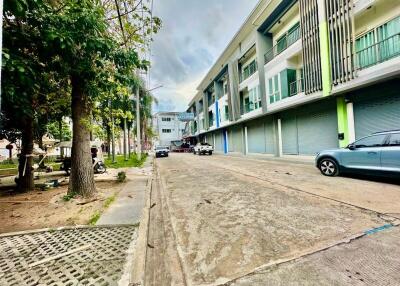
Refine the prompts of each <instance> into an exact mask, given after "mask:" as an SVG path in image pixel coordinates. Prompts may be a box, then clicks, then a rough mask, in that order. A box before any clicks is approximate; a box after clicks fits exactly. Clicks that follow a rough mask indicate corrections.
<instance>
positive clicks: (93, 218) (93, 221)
mask: <svg viewBox="0 0 400 286" xmlns="http://www.w3.org/2000/svg"><path fill="white" fill-rule="evenodd" d="M99 219H100V212H99V211H96V212H95V213H94V214H93V215H92V216H91V217H90V219H89V224H90V225H95V224H96V223H97V221H98V220H99Z"/></svg>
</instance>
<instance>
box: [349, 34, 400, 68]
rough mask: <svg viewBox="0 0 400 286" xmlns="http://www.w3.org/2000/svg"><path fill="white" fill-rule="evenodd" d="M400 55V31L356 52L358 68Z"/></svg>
mask: <svg viewBox="0 0 400 286" xmlns="http://www.w3.org/2000/svg"><path fill="white" fill-rule="evenodd" d="M399 55H400V33H398V34H396V35H393V36H391V37H389V38H387V39H384V40H382V41H379V42H378V43H376V44H373V45H370V46H369V47H366V48H364V49H362V50H359V51H357V52H356V65H357V68H358V69H365V68H367V67H370V66H374V65H376V64H379V63H382V62H385V61H387V60H390V59H392V58H395V57H397V56H399Z"/></svg>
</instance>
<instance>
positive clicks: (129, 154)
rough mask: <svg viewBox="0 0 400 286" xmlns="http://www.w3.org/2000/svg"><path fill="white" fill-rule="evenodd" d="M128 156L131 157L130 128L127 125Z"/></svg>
mask: <svg viewBox="0 0 400 286" xmlns="http://www.w3.org/2000/svg"><path fill="white" fill-rule="evenodd" d="M128 158H129V159H130V158H131V128H130V127H129V125H128Z"/></svg>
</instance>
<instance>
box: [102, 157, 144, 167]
mask: <svg viewBox="0 0 400 286" xmlns="http://www.w3.org/2000/svg"><path fill="white" fill-rule="evenodd" d="M146 159H147V154H142V159H141V160H138V158H137V156H136V154H131V158H130V159H128V160H127V161H125V159H124V155H118V156H116V157H115V160H116V162H115V163H113V162H112V158H111V157H110V158H108V157H107V158H106V159H105V164H106V166H107V168H111V169H119V168H129V167H142V166H143V164H144V162H145V161H146Z"/></svg>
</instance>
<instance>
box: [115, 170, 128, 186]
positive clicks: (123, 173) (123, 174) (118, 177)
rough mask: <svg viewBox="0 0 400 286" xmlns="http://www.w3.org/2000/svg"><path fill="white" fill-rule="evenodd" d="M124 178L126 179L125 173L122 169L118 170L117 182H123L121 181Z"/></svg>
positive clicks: (123, 180)
mask: <svg viewBox="0 0 400 286" xmlns="http://www.w3.org/2000/svg"><path fill="white" fill-rule="evenodd" d="M125 180H126V173H125V172H124V171H122V172H119V173H118V175H117V181H118V182H119V183H123V182H125Z"/></svg>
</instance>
